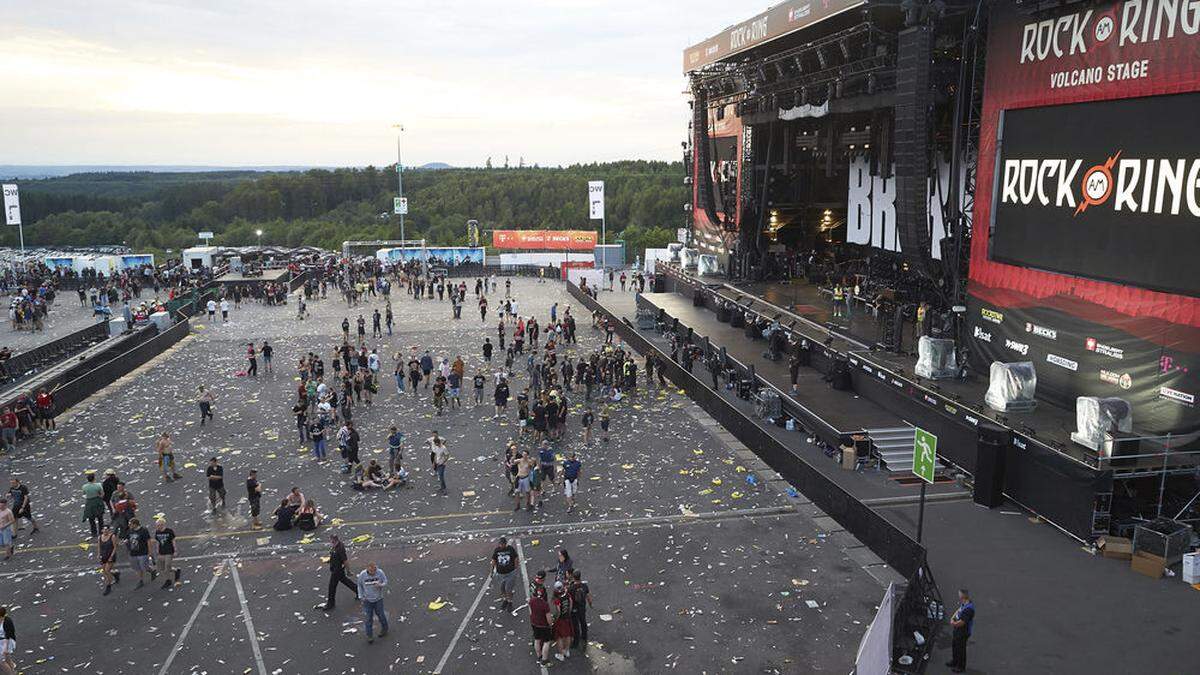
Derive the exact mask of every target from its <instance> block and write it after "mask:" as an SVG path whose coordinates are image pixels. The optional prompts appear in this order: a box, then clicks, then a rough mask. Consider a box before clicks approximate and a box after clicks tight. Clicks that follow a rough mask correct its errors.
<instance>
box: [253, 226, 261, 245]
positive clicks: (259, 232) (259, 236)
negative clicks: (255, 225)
mask: <svg viewBox="0 0 1200 675" xmlns="http://www.w3.org/2000/svg"><path fill="white" fill-rule="evenodd" d="M254 234H256V235H258V247H259V248H262V230H255V231H254Z"/></svg>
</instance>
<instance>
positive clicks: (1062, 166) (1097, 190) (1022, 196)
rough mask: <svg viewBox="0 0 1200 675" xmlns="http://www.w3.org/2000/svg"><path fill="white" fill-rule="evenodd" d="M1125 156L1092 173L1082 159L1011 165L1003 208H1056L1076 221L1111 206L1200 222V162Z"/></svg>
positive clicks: (1109, 157)
mask: <svg viewBox="0 0 1200 675" xmlns="http://www.w3.org/2000/svg"><path fill="white" fill-rule="evenodd" d="M1121 152H1122V151H1121V150H1117V151H1116V152H1114V153H1112V154H1110V155H1107V159H1105V161H1103V162H1101V163H1099V164H1094V165H1092V166H1091V167H1089V168H1087V169H1086V170H1085V169H1084V168H1083V167H1084V164H1085V163H1084V160H1082V159H1005V160H1004V179H1003V184H1002V186H1003V187H1002V190H1001V192H1000V202H1001V203H1002V204H1015V205H1019V206H1035V205H1040V206H1050V205H1051V204H1053V205H1054V206H1055V207H1059V208H1070V209H1074V210H1075V215H1076V216H1078V215H1079V214H1081V213H1085V212H1087V210H1088V209H1090V208H1092V207H1099V206H1101V205H1111V208H1112V209H1113V210H1114V211H1119V212H1122V213H1133V214H1155V215H1165V214H1170V215H1172V216H1178V215H1185V216H1187V215H1189V214H1190V215H1191V216H1192V217H1196V218H1200V193H1198V190H1197V184H1198V182H1200V159H1181V158H1170V159H1167V158H1160V159H1132V158H1122V157H1121ZM1077 177H1080V178H1079V179H1078V182H1076V179H1077Z"/></svg>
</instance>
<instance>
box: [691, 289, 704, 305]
mask: <svg viewBox="0 0 1200 675" xmlns="http://www.w3.org/2000/svg"><path fill="white" fill-rule="evenodd" d="M703 306H704V291H701V290H697V291H696V292H695V293H694V294H692V307H703Z"/></svg>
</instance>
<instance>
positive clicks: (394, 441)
mask: <svg viewBox="0 0 1200 675" xmlns="http://www.w3.org/2000/svg"><path fill="white" fill-rule="evenodd" d="M387 443H388V473H392V472H395V471H399V470H400V464H401V462H403V461H404V453H403V451H402V450H401V448H400V446H401V445H403V444H404V434H403V433H401V432H400V431H399V430H397V429H396V427H392V428H391V433H390V434H388V438H387Z"/></svg>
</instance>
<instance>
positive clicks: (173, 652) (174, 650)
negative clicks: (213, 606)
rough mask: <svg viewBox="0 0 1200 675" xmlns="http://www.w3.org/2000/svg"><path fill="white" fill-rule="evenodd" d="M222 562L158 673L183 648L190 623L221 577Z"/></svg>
mask: <svg viewBox="0 0 1200 675" xmlns="http://www.w3.org/2000/svg"><path fill="white" fill-rule="evenodd" d="M223 567H225V565H224V564H222V565H219V566H217V568H216V569H214V570H213V575H212V579H211V580H210V581H209V582H208V588H206V589H204V594H203V595H201V596H200V602H197V603H196V609H194V610H192V616H191V617H189V618H188V620H187V623H185V624H184V625H183V631H181V632H180V633H179V639H178V640H176V641H175V646H174V647H171V653H170V655H168V656H167V660H166V661H164V662H163V664H162V668H159V669H158V675H166V672H167V670H169V669H170V668H171V664H172V663H173V662H174V661H175V657H176V656H178V655H179V650H181V649H183V641H184V640H186V639H187V635H188V633H189V632H191V630H192V625H193V624H195V623H196V617H198V616H200V610H201V609H204V605H205V604H207V603H208V596H209V595H210V594H211V593H212V589H213V587H214V586H216V585H217V580H218V579H220V578H221V569H222V568H223Z"/></svg>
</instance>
